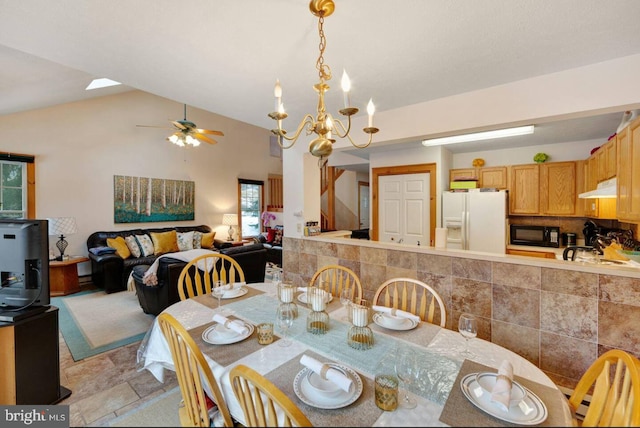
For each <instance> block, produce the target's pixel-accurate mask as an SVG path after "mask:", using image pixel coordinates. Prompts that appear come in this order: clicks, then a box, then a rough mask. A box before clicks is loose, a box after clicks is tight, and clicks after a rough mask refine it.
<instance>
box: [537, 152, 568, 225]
mask: <svg viewBox="0 0 640 428" xmlns="http://www.w3.org/2000/svg"><path fill="white" fill-rule="evenodd" d="M540 193H541V198H540V214H543V215H566V216H572V215H575V213H576V197H577V193H576V163H575V162H574V161H571V162H552V163H543V164H540Z"/></svg>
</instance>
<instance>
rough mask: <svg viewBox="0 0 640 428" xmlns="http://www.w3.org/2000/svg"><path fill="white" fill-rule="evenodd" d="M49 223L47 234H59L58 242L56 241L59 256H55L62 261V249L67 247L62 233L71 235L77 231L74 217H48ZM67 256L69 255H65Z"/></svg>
mask: <svg viewBox="0 0 640 428" xmlns="http://www.w3.org/2000/svg"><path fill="white" fill-rule="evenodd" d="M47 221H48V223H49V235H55V236H58V235H59V236H60V239H59V240H58V242H56V247H58V250H60V256H59V257H56V260H58V261H62V260H64V259H65V255H64V250H66V249H67V246H68V245H69V243H68V242H67V241H66V240H65V239H64V235H71V234H73V233H76V232H77V231H78V228H77V226H76V219H75V217H55V218H48V219H47ZM66 258H69V256H66Z"/></svg>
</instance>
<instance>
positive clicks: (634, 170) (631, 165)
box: [617, 119, 640, 223]
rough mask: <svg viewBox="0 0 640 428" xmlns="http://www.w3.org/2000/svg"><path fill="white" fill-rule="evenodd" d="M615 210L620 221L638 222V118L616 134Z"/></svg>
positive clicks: (639, 138) (639, 176)
mask: <svg viewBox="0 0 640 428" xmlns="http://www.w3.org/2000/svg"><path fill="white" fill-rule="evenodd" d="M625 131H626V132H625ZM617 212H618V220H620V221H627V222H630V223H640V119H636V120H635V121H633V122H631V124H630V125H629V126H628V127H627V128H625V129H624V130H623V131H622V132H620V133H619V134H618V211H617Z"/></svg>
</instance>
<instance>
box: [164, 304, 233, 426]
mask: <svg viewBox="0 0 640 428" xmlns="http://www.w3.org/2000/svg"><path fill="white" fill-rule="evenodd" d="M158 324H159V326H160V330H161V331H162V334H163V335H164V337H165V338H166V340H167V342H168V343H169V349H170V350H171V357H172V359H173V363H174V366H175V371H176V377H177V379H178V385H179V387H180V393H181V395H182V401H181V403H180V407H179V409H178V415H179V417H180V423H181V425H182V426H199V427H200V426H202V427H206V426H210V425H211V421H210V418H209V411H208V409H207V400H206V393H205V383H206V386H207V387H208V390H209V391H211V394H212V397H211V399H212V400H213V401H214V402H215V403H216V405H217V406H218V412H219V413H220V415H221V416H222V420H223V422H224V426H227V427H232V426H233V425H234V424H233V419H232V418H231V414H230V413H229V409H228V408H227V404H226V402H225V400H224V396H223V395H222V392H221V391H220V388H219V387H218V382H217V381H216V379H215V377H214V376H213V373H212V372H211V368H210V367H209V365H208V364H207V362H206V360H205V358H204V355H203V354H202V351H201V350H200V348H198V345H196V343H195V342H194V340H193V339H192V338H191V336H190V335H189V333H188V332H187V330H186V329H185V328H184V327H183V326H182V325H181V324H180V322H179V321H178V320H177V319H175V318H174V317H173V316H172V315H170V314H167V313H164V312H163V313H161V314H160V315H158Z"/></svg>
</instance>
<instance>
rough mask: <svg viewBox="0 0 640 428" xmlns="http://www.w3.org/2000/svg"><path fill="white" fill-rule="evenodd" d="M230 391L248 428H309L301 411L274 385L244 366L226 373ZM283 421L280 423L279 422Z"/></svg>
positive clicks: (240, 365)
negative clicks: (278, 427)
mask: <svg viewBox="0 0 640 428" xmlns="http://www.w3.org/2000/svg"><path fill="white" fill-rule="evenodd" d="M229 379H230V380H231V387H232V388H233V393H234V394H235V396H236V398H237V399H238V402H239V403H240V407H242V412H243V413H244V416H245V426H248V427H277V426H282V427H292V426H299V427H305V426H312V425H311V422H310V421H309V419H307V417H306V416H305V414H304V413H302V411H301V410H300V408H299V407H298V406H297V405H296V404H295V403H294V402H293V401H291V399H290V398H289V397H287V395H285V393H284V392H282V391H281V390H280V389H279V388H278V387H277V386H276V385H275V384H273V383H272V382H271V381H270V380H268V379H266V378H265V377H264V376H262V375H261V374H259V373H258V372H256V371H255V370H253V369H252V368H250V367H248V366H245V365H243V364H238V365H237V366H235V367H233V368H232V369H231V371H230V372H229ZM279 418H282V420H279Z"/></svg>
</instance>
